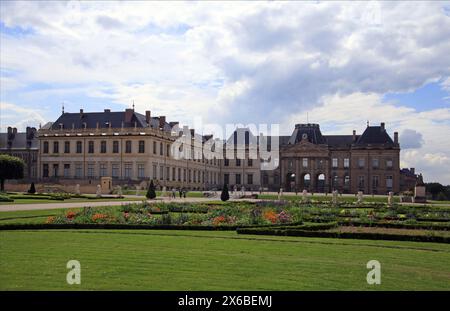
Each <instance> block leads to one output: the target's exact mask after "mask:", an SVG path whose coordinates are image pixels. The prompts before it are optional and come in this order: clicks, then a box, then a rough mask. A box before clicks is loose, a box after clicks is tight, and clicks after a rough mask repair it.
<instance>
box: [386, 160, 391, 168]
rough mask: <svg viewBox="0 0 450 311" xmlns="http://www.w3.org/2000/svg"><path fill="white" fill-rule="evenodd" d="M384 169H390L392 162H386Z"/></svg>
mask: <svg viewBox="0 0 450 311" xmlns="http://www.w3.org/2000/svg"><path fill="white" fill-rule="evenodd" d="M386 168H392V160H391V159H388V160H386Z"/></svg>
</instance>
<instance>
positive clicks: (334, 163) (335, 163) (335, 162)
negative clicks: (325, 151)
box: [331, 158, 338, 168]
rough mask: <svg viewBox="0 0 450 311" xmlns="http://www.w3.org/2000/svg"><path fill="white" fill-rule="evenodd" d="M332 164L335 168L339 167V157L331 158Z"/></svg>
mask: <svg viewBox="0 0 450 311" xmlns="http://www.w3.org/2000/svg"><path fill="white" fill-rule="evenodd" d="M331 166H332V167H333V168H337V167H338V159H337V158H333V159H331Z"/></svg>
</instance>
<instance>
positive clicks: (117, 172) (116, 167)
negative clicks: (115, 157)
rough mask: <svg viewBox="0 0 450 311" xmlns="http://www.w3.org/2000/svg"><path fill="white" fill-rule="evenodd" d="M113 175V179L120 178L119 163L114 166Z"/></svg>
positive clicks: (112, 168)
mask: <svg viewBox="0 0 450 311" xmlns="http://www.w3.org/2000/svg"><path fill="white" fill-rule="evenodd" d="M111 175H112V177H113V178H119V164H117V163H113V164H112V167H111Z"/></svg>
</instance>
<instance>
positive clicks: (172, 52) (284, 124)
mask: <svg viewBox="0 0 450 311" xmlns="http://www.w3.org/2000/svg"><path fill="white" fill-rule="evenodd" d="M0 5H1V10H0V12H1V13H0V39H1V40H0V79H1V80H0V91H1V93H0V96H1V98H0V101H1V106H0V108H1V110H0V112H1V113H0V126H1V130H2V131H5V129H6V127H7V126H9V125H12V126H17V127H18V128H20V129H23V128H24V127H25V126H27V125H32V126H38V125H39V124H40V123H42V124H44V123H45V122H47V121H54V120H55V119H56V118H57V117H58V116H59V115H60V113H61V103H63V102H64V105H65V110H66V111H69V112H76V111H79V109H80V108H84V109H85V111H101V110H103V109H104V108H110V109H113V110H122V109H124V108H126V107H131V105H132V102H133V101H134V102H135V105H136V110H137V111H140V112H144V111H145V110H151V111H152V115H166V116H167V118H168V120H169V121H175V120H177V121H181V122H182V123H184V124H189V125H192V124H193V119H194V117H199V116H200V117H202V118H203V120H204V122H210V123H212V122H218V123H220V124H225V123H241V124H249V123H256V124H259V123H269V124H270V123H279V124H280V128H281V130H282V134H289V133H290V132H291V131H292V128H293V127H294V124H295V123H302V122H306V120H307V117H308V120H309V122H315V123H320V125H321V128H322V131H323V132H324V133H326V134H351V131H352V130H353V129H356V130H357V132H358V133H361V132H362V131H363V130H364V128H365V126H366V122H367V121H369V122H370V123H371V124H378V123H380V122H382V121H384V122H386V127H387V129H388V131H389V132H390V133H391V135H393V134H392V133H393V132H394V131H398V132H399V133H400V143H401V147H402V152H401V164H402V167H416V170H418V171H421V172H423V173H424V176H425V180H427V181H440V182H443V183H446V184H449V183H450V138H449V136H450V56H449V55H450V2H431V3H430V2H428V3H420V2H405V3H402V2H395V3H392V2H382V3H377V2H359V3H338V2H250V3H245V2H239V3H230V2H225V3H220V2H200V3H194V2H190V3H183V2H170V3H157V2H151V3H147V2H132V3H126V2H125V3H123V2H121V3H118V2H117V3H115V2H98V3H95V2H78V1H69V2H56V1H52V2H49V3H46V2H44V1H33V2H13V1H2V2H0Z"/></svg>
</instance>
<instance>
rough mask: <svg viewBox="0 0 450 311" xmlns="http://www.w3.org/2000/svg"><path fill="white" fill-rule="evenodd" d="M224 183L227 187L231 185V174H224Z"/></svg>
mask: <svg viewBox="0 0 450 311" xmlns="http://www.w3.org/2000/svg"><path fill="white" fill-rule="evenodd" d="M223 183H224V184H225V185H228V184H230V174H223Z"/></svg>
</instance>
